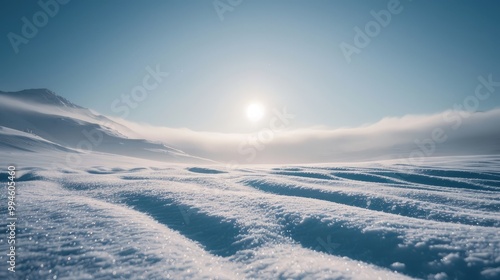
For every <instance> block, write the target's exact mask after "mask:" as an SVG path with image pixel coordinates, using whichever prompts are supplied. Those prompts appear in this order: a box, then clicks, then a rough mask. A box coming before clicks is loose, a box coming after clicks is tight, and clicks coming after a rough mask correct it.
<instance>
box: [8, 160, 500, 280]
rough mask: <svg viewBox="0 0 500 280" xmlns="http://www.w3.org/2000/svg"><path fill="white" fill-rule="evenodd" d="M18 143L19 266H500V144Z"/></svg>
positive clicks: (75, 272) (486, 270)
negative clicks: (78, 154)
mask: <svg viewBox="0 0 500 280" xmlns="http://www.w3.org/2000/svg"><path fill="white" fill-rule="evenodd" d="M60 154H61V155H63V154H64V152H60ZM21 155H22V154H21V153H19V154H16V155H14V156H13V157H11V156H7V161H10V162H17V163H18V170H19V171H18V178H17V181H18V184H17V186H18V197H17V204H18V217H20V220H19V222H18V223H19V227H20V229H19V231H18V244H19V247H18V267H17V272H16V275H15V276H16V278H17V279H56V278H57V279H120V278H127V279H168V278H172V279H404V278H406V277H413V278H423V279H499V277H500V234H499V229H500V215H498V214H499V212H500V192H499V191H500V172H498V170H500V157H494V156H490V157H484V156H483V157H461V158H440V159H438V158H435V159H432V160H428V161H427V162H426V164H425V165H422V166H415V167H408V166H401V165H398V164H397V163H391V162H379V163H364V164H356V165H354V164H352V165H351V166H350V167H349V166H345V165H333V164H329V165H311V166H289V167H283V166H281V167H273V166H265V167H260V168H256V167H253V168H242V169H237V170H228V169H225V168H224V167H221V166H197V165H182V164H167V163H158V162H153V161H143V162H140V164H138V162H137V161H136V160H133V159H131V158H130V159H128V161H127V159H126V158H124V157H118V156H110V155H90V154H88V155H85V157H86V160H84V161H83V162H84V165H82V166H81V168H78V169H71V168H58V169H54V168H50V167H41V166H50V164H49V162H52V161H54V159H55V158H57V154H55V153H54V152H51V156H48V155H47V156H43V153H40V154H39V155H40V156H39V157H37V158H33V157H31V158H30V157H22V156H21ZM25 155H29V154H28V153H25ZM51 157H53V158H51ZM44 161H46V164H45V165H44V164H43V162H44ZM120 161H121V163H120ZM97 163H100V164H101V165H98V164H97ZM112 164H114V165H112ZM138 166H140V167H138ZM6 176H7V174H6V173H5V172H4V173H2V175H1V180H2V181H6ZM1 201H6V199H5V192H2V197H1ZM4 208H5V207H2V208H1V211H3V212H2V215H4V214H5V209H4ZM1 226H2V227H3V228H5V224H3V225H1ZM0 239H1V240H0V244H1V251H6V247H7V246H6V245H7V244H6V239H5V236H1V237H0ZM0 262H2V263H5V262H6V256H5V254H1V255H0ZM8 276H9V272H8V271H7V270H6V269H2V270H0V279H7V277H8Z"/></svg>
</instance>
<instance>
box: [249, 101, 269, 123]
mask: <svg viewBox="0 0 500 280" xmlns="http://www.w3.org/2000/svg"><path fill="white" fill-rule="evenodd" d="M264 111H265V110H264V106H262V104H259V103H252V104H250V105H248V107H247V118H248V119H249V120H250V121H251V122H257V121H259V120H260V119H262V117H263V116H264Z"/></svg>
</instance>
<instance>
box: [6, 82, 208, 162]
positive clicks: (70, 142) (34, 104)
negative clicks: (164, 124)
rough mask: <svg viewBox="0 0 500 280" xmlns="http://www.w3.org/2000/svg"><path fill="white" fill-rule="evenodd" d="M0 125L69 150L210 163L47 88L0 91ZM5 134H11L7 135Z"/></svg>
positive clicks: (170, 160)
mask: <svg viewBox="0 0 500 280" xmlns="http://www.w3.org/2000/svg"><path fill="white" fill-rule="evenodd" d="M0 126H4V127H8V128H11V129H15V130H18V131H25V132H26V131H29V132H30V133H31V134H35V135H37V136H39V137H41V138H43V139H45V140H47V141H49V142H52V143H56V144H58V145H60V146H62V147H65V148H67V149H78V150H83V152H104V153H111V154H117V155H124V156H131V157H138V158H145V159H153V160H159V161H168V162H209V161H208V160H205V159H202V158H197V157H193V156H190V155H188V154H186V153H184V152H182V151H180V150H177V149H174V148H171V147H168V146H165V145H163V144H159V143H153V142H150V141H147V140H144V139H132V138H128V137H127V136H125V134H127V135H133V132H131V131H130V129H128V128H127V127H125V126H123V125H121V124H118V123H116V122H114V121H112V120H110V119H108V118H106V117H104V116H101V115H97V114H95V113H93V112H92V111H90V110H88V109H85V108H82V107H80V106H77V105H75V104H73V103H71V102H69V101H68V100H66V99H64V98H62V97H60V96H58V95H56V94H55V93H53V92H51V91H48V90H45V89H39V90H38V89H34V90H24V91H20V92H0ZM3 137H7V135H4V136H3Z"/></svg>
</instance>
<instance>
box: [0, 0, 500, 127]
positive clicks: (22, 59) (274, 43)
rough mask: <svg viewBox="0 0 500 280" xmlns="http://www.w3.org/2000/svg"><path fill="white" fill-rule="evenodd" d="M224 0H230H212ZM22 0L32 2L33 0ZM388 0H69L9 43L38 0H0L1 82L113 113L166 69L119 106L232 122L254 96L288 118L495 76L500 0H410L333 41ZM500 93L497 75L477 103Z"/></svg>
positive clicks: (187, 121)
mask: <svg viewBox="0 0 500 280" xmlns="http://www.w3.org/2000/svg"><path fill="white" fill-rule="evenodd" d="M43 1H46V0H43ZM221 1H222V2H227V0H221ZM28 2H29V3H28ZM389 2H390V1H387V0H384V1H310V0H309V1H305V0H304V1H290V0H282V1H264V0H261V1H255V0H243V2H242V3H241V4H240V5H238V6H236V7H234V9H233V11H230V12H226V13H224V15H223V16H224V20H223V21H221V20H220V18H219V16H218V14H217V12H216V10H215V8H214V5H213V2H212V1H186V0H179V1H132V0H130V1H117V0H113V1H110V0H101V1H98V0H89V1H82V0H72V1H71V2H69V3H68V4H66V5H61V6H60V10H59V12H58V13H57V14H56V15H55V16H54V17H51V18H49V20H48V23H47V24H46V25H45V26H43V27H41V28H39V30H38V33H37V34H36V36H34V37H33V38H31V39H29V42H28V43H27V44H21V45H19V46H18V47H19V53H17V54H16V53H15V52H14V49H13V47H12V46H11V43H10V41H9V38H8V34H9V33H10V32H14V33H16V34H19V35H21V34H22V33H21V28H22V26H23V22H22V20H21V19H22V17H26V18H28V19H29V20H30V21H33V15H34V14H35V13H36V12H38V11H40V10H42V9H41V7H40V6H39V5H38V4H37V1H18V0H1V1H0V3H1V5H2V8H1V9H0V18H1V21H2V24H1V25H0V34H1V35H2V37H1V38H2V39H1V40H0V63H1V64H0V65H1V66H0V90H3V91H16V90H21V89H26V88H48V89H51V90H53V91H55V92H56V93H57V94H59V95H62V96H64V97H66V98H68V99H69V100H71V101H73V102H74V103H76V104H78V105H81V106H84V107H88V108H92V109H95V110H96V111H98V112H100V113H103V114H108V115H116V116H118V115H119V114H117V113H115V112H113V110H112V109H111V104H112V102H113V101H114V100H115V99H117V98H118V99H119V98H120V96H121V95H122V94H130V92H131V90H132V88H134V87H135V86H137V85H141V84H142V80H143V78H144V76H145V75H147V72H146V70H145V68H146V67H147V66H151V67H152V68H155V67H156V65H157V64H159V65H160V68H161V70H162V71H165V72H169V73H170V75H169V77H167V78H166V79H165V80H164V81H163V82H162V83H161V84H160V85H159V86H158V87H157V88H156V89H155V90H152V91H150V92H149V95H148V98H146V99H145V100H144V101H142V102H141V103H140V104H139V106H138V107H137V108H135V109H132V110H131V111H130V114H129V115H128V116H127V119H128V120H131V121H139V122H147V123H150V124H154V125H162V126H168V127H187V128H191V129H195V130H205V131H218V132H241V131H247V130H251V129H255V127H251V126H250V125H249V124H248V122H245V119H244V118H245V117H244V116H243V112H244V110H245V106H246V104H248V102H250V101H252V100H258V101H260V102H262V103H264V104H265V105H266V106H267V107H268V108H270V107H273V106H276V107H282V106H287V108H288V110H289V111H290V112H293V113H294V114H295V115H296V122H295V125H297V126H311V125H326V126H330V127H341V126H357V125H360V124H364V123H371V122H375V121H377V120H379V119H381V118H383V117H385V116H402V115H405V114H428V113H436V112H441V111H444V110H446V109H450V108H452V107H453V104H455V103H461V102H462V101H463V99H464V98H465V97H466V96H468V95H470V94H473V93H474V89H475V87H476V85H477V84H478V81H477V77H478V76H479V75H487V74H492V75H493V79H494V80H499V81H500V16H499V15H500V2H499V1H493V0H491V1H408V0H401V4H400V6H401V7H402V8H403V10H402V11H401V12H400V13H399V14H393V15H392V18H391V22H390V23H389V24H388V25H387V26H386V27H383V28H381V31H380V33H379V34H378V35H377V36H375V37H374V38H372V39H371V42H370V44H369V45H368V46H366V47H365V48H362V49H361V53H359V54H354V55H353V56H352V61H351V63H348V62H347V61H346V59H345V57H344V55H343V53H342V51H341V49H340V47H339V45H340V44H341V43H342V42H346V43H349V44H354V43H353V41H354V36H355V31H354V27H355V26H359V27H361V28H363V29H364V27H365V25H366V24H367V23H368V22H369V21H371V20H373V16H372V15H371V14H370V11H371V10H375V11H379V10H382V9H387V4H388V3H389ZM498 106H500V89H499V90H497V92H496V93H495V94H494V95H493V96H492V97H491V98H490V99H488V100H487V101H486V102H482V103H481V104H480V110H487V109H491V108H493V107H498Z"/></svg>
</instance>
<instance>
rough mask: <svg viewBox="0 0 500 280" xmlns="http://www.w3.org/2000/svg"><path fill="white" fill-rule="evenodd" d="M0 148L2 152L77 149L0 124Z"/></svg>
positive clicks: (73, 151) (70, 151) (69, 151)
mask: <svg viewBox="0 0 500 280" xmlns="http://www.w3.org/2000/svg"><path fill="white" fill-rule="evenodd" d="M0 150H1V151H2V152H14V151H25V152H33V153H35V152H51V151H60V152H67V153H77V151H75V150H72V149H69V148H66V147H63V146H61V145H58V144H56V143H53V142H50V141H48V140H46V139H43V138H41V137H39V136H37V135H34V134H32V133H27V132H22V131H19V130H15V129H11V128H6V127H2V126H0Z"/></svg>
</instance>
